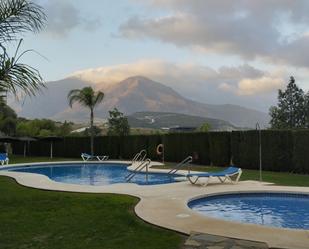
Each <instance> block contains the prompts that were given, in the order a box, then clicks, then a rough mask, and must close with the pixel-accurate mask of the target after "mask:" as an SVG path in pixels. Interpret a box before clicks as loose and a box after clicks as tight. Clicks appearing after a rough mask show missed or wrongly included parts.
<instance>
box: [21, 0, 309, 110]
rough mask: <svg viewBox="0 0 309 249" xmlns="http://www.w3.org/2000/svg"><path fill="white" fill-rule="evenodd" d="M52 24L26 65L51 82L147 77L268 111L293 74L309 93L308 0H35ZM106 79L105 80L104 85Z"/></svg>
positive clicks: (214, 100) (33, 42)
mask: <svg viewBox="0 0 309 249" xmlns="http://www.w3.org/2000/svg"><path fill="white" fill-rule="evenodd" d="M35 2H36V3H38V4H40V5H41V6H42V7H43V8H44V9H45V12H46V14H47V24H46V27H45V28H44V29H43V30H42V31H41V32H40V33H38V34H26V35H25V36H24V42H23V49H29V48H31V49H34V50H35V51H36V52H37V53H28V54H26V55H25V56H24V57H23V62H25V63H27V64H30V65H31V66H33V67H35V68H37V69H38V70H39V71H40V73H41V74H42V76H43V78H44V79H45V80H46V81H54V80H59V79H63V78H65V77H68V76H72V75H73V76H78V77H80V78H82V79H85V80H89V81H93V82H95V83H96V84H103V83H104V84H110V83H115V82H119V81H121V80H123V79H125V78H127V77H129V76H134V75H143V76H146V77H149V78H151V79H153V80H157V81H159V82H162V83H164V84H166V85H168V86H170V87H172V88H174V89H175V90H176V91H178V92H179V93H181V94H182V95H184V96H186V97H188V98H190V99H193V100H198V101H201V102H205V103H210V104H226V103H230V104H239V105H243V106H248V107H251V108H255V109H258V110H262V111H265V112H267V111H268V108H269V107H270V106H271V105H273V104H275V103H276V96H277V91H278V89H279V88H281V89H282V88H284V87H285V85H286V84H287V83H288V81H289V77H290V76H291V75H293V76H294V77H295V79H296V83H297V84H298V85H299V86H300V87H302V88H303V89H304V90H305V91H307V90H309V80H308V76H309V15H308V12H309V1H307V0H297V1H295V0H268V1H261V0H250V1H248V0H234V1H225V0H194V1H192V0H114V1H111V0H88V1H86V0H35ZM102 82H103V83H102Z"/></svg>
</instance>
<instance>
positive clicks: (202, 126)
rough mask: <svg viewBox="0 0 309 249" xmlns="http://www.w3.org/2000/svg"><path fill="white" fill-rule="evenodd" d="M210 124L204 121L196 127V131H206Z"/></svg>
mask: <svg viewBox="0 0 309 249" xmlns="http://www.w3.org/2000/svg"><path fill="white" fill-rule="evenodd" d="M210 128H211V126H210V124H208V123H204V124H202V125H201V127H199V128H198V131H201V132H208V131H209V130H210Z"/></svg>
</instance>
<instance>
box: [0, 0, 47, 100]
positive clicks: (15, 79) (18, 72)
mask: <svg viewBox="0 0 309 249" xmlns="http://www.w3.org/2000/svg"><path fill="white" fill-rule="evenodd" d="M45 21H46V16H45V14H44V12H43V9H42V8H41V7H40V6H39V5H37V4H35V3H32V2H30V1H28V0H0V51H1V52H0V96H2V98H3V96H6V93H7V92H11V93H13V94H14V95H15V96H16V95H17V91H18V89H20V90H22V91H23V92H24V93H26V94H27V95H34V94H35V92H36V91H37V90H39V89H40V88H41V87H43V86H44V84H43V80H42V77H41V76H40V73H39V72H38V71H37V70H36V69H34V68H33V67H31V66H29V65H26V64H23V63H21V62H20V58H21V57H22V56H23V55H24V54H25V53H27V52H30V51H32V50H26V51H23V52H21V53H20V52H19V49H20V46H21V43H22V39H17V36H18V35H19V34H21V33H25V32H38V31H40V30H41V29H42V27H43V26H44V24H45ZM16 40H19V43H18V46H17V49H16V52H15V54H14V55H13V56H12V57H11V56H10V55H9V54H8V52H7V49H6V47H7V44H8V43H10V42H12V41H16Z"/></svg>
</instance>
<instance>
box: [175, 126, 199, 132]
mask: <svg viewBox="0 0 309 249" xmlns="http://www.w3.org/2000/svg"><path fill="white" fill-rule="evenodd" d="M197 128H198V127H189V126H179V127H171V128H169V132H194V131H196V129H197Z"/></svg>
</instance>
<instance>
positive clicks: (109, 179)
mask: <svg viewBox="0 0 309 249" xmlns="http://www.w3.org/2000/svg"><path fill="white" fill-rule="evenodd" d="M9 170H10V171H18V172H28V173H36V174H42V175H46V176H47V177H49V178H50V179H52V180H54V181H57V182H63V183H72V184H81V185H109V184H114V183H125V182H126V179H125V177H126V175H127V174H129V171H128V170H127V165H120V164H111V163H104V164H91V163H90V164H89V163H87V164H69V165H68V164H65V165H54V164H53V165H44V166H32V167H28V166H27V167H20V168H14V169H9ZM174 177H177V176H174ZM174 177H171V176H169V175H167V174H163V173H149V174H148V181H147V180H146V174H145V173H138V174H137V175H136V176H134V178H133V179H132V180H131V181H130V182H131V183H136V184H139V185H154V184H164V183H171V182H175V178H174Z"/></svg>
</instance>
